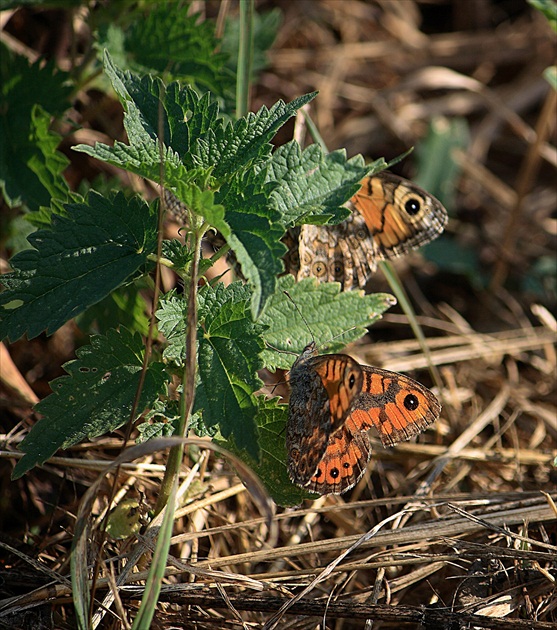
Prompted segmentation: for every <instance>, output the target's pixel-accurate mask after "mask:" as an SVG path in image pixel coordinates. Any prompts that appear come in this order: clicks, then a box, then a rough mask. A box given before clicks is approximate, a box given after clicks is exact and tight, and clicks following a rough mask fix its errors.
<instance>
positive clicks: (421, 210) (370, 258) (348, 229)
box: [285, 171, 448, 291]
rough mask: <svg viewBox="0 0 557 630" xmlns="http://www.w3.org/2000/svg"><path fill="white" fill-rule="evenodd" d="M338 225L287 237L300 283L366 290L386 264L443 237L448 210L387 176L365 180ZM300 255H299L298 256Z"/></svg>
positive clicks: (311, 227) (307, 227)
mask: <svg viewBox="0 0 557 630" xmlns="http://www.w3.org/2000/svg"><path fill="white" fill-rule="evenodd" d="M347 207H349V208H350V209H351V210H352V214H351V215H350V216H349V217H348V218H347V219H346V220H345V221H343V222H342V223H339V224H338V225H302V226H301V227H300V228H299V236H298V238H297V239H296V235H295V234H291V235H290V238H287V246H289V249H290V251H289V253H288V254H287V256H286V258H285V264H286V267H287V271H290V272H291V273H293V274H294V275H295V276H296V278H297V279H298V280H300V279H301V278H307V277H314V278H317V279H318V280H320V281H323V282H333V281H336V282H340V283H341V285H342V288H343V290H345V291H346V290H349V289H352V288H353V287H359V288H363V287H364V286H365V284H366V282H367V280H368V278H369V276H370V275H371V274H372V273H373V272H374V271H375V270H376V268H377V263H378V261H380V260H385V259H389V258H396V257H398V256H402V255H404V254H406V253H407V252H409V251H410V250H412V249H416V248H418V247H420V246H421V245H425V244H426V243H429V242H430V241H432V240H434V239H435V238H437V237H438V236H439V234H441V232H442V231H443V229H444V228H445V225H446V224H447V221H448V215H447V211H446V210H445V208H444V207H443V205H442V204H441V202H439V201H438V200H437V199H435V197H432V196H431V195H430V194H429V193H427V192H426V191H425V190H423V189H422V188H420V187H419V186H417V185H416V184H414V183H412V182H410V181H408V180H407V179H403V178H402V177H398V176H396V175H393V174H391V173H387V172H385V171H383V172H381V173H378V174H377V175H370V176H368V177H366V178H365V179H364V180H363V181H362V187H361V188H360V190H359V191H358V192H357V193H356V194H355V195H354V196H353V197H352V199H350V201H349V202H348V204H347ZM296 252H297V254H296Z"/></svg>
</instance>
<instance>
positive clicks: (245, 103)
mask: <svg viewBox="0 0 557 630" xmlns="http://www.w3.org/2000/svg"><path fill="white" fill-rule="evenodd" d="M253 14H254V2H253V0H240V45H239V50H238V73H237V76H236V117H237V118H240V117H241V116H245V115H246V114H247V112H248V108H249V91H250V78H251V67H252V60H253Z"/></svg>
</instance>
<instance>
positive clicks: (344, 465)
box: [342, 462, 350, 469]
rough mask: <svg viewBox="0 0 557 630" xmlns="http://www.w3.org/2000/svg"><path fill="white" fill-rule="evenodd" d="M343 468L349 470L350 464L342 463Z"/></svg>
mask: <svg viewBox="0 0 557 630" xmlns="http://www.w3.org/2000/svg"><path fill="white" fill-rule="evenodd" d="M342 467H343V468H346V469H348V468H350V463H349V462H342Z"/></svg>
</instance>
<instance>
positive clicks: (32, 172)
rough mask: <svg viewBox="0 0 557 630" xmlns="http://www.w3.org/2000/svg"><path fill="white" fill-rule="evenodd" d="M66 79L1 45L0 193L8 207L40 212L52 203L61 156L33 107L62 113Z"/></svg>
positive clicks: (68, 89)
mask: <svg viewBox="0 0 557 630" xmlns="http://www.w3.org/2000/svg"><path fill="white" fill-rule="evenodd" d="M68 77H69V75H68V73H66V72H62V71H58V70H56V69H55V67H54V62H52V61H50V62H48V63H47V64H44V63H43V61H42V60H39V61H37V62H36V63H34V64H29V62H28V60H27V59H25V58H24V57H21V56H19V55H15V54H13V53H12V52H11V51H10V50H8V48H6V47H5V46H4V45H3V44H0V138H1V139H2V141H1V142H0V190H1V191H2V194H3V196H4V198H5V200H6V202H7V203H8V205H10V206H11V207H13V206H16V205H19V204H21V203H23V204H25V205H26V206H27V207H28V208H29V209H30V210H33V211H38V210H39V208H40V207H41V206H48V205H49V204H50V194H51V191H50V186H52V185H53V184H54V182H55V180H56V179H57V177H58V175H59V174H60V173H59V168H60V166H61V162H62V161H63V159H64V158H63V156H62V154H60V153H57V152H55V151H54V149H55V147H54V146H53V144H52V141H53V138H54V135H53V134H50V136H49V137H47V133H46V132H45V129H44V126H43V120H44V119H43V120H40V119H39V117H38V116H39V114H38V112H37V110H36V109H35V108H36V107H37V106H40V107H41V108H42V109H43V110H44V111H46V112H48V113H49V115H50V116H59V115H61V114H62V113H63V112H64V110H65V109H66V108H67V107H68V106H69V102H68V98H69V96H70V93H71V86H70V85H69V84H68V83H67V79H68Z"/></svg>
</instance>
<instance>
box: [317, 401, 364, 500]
mask: <svg viewBox="0 0 557 630" xmlns="http://www.w3.org/2000/svg"><path fill="white" fill-rule="evenodd" d="M353 416H354V414H353V413H352V414H351V415H350V416H349V417H348V418H347V419H346V421H345V423H344V424H343V426H342V427H341V428H340V429H338V431H336V432H335V433H333V434H332V435H331V436H330V438H329V442H328V445H327V449H326V451H325V453H324V455H323V457H322V458H321V461H320V462H319V464H318V466H317V470H316V471H315V474H314V475H313V477H312V478H311V479H310V481H309V483H308V484H307V485H306V488H307V489H308V490H310V491H311V492H317V493H319V494H342V493H343V492H346V490H349V489H350V488H352V487H353V486H354V485H355V484H356V483H358V481H359V480H360V478H361V476H362V475H363V474H364V472H365V469H366V466H367V464H368V462H369V458H370V457H371V444H370V441H369V437H368V434H367V432H365V431H364V432H362V429H361V427H360V426H359V425H358V424H357V423H356V419H355V418H354V417H353Z"/></svg>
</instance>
